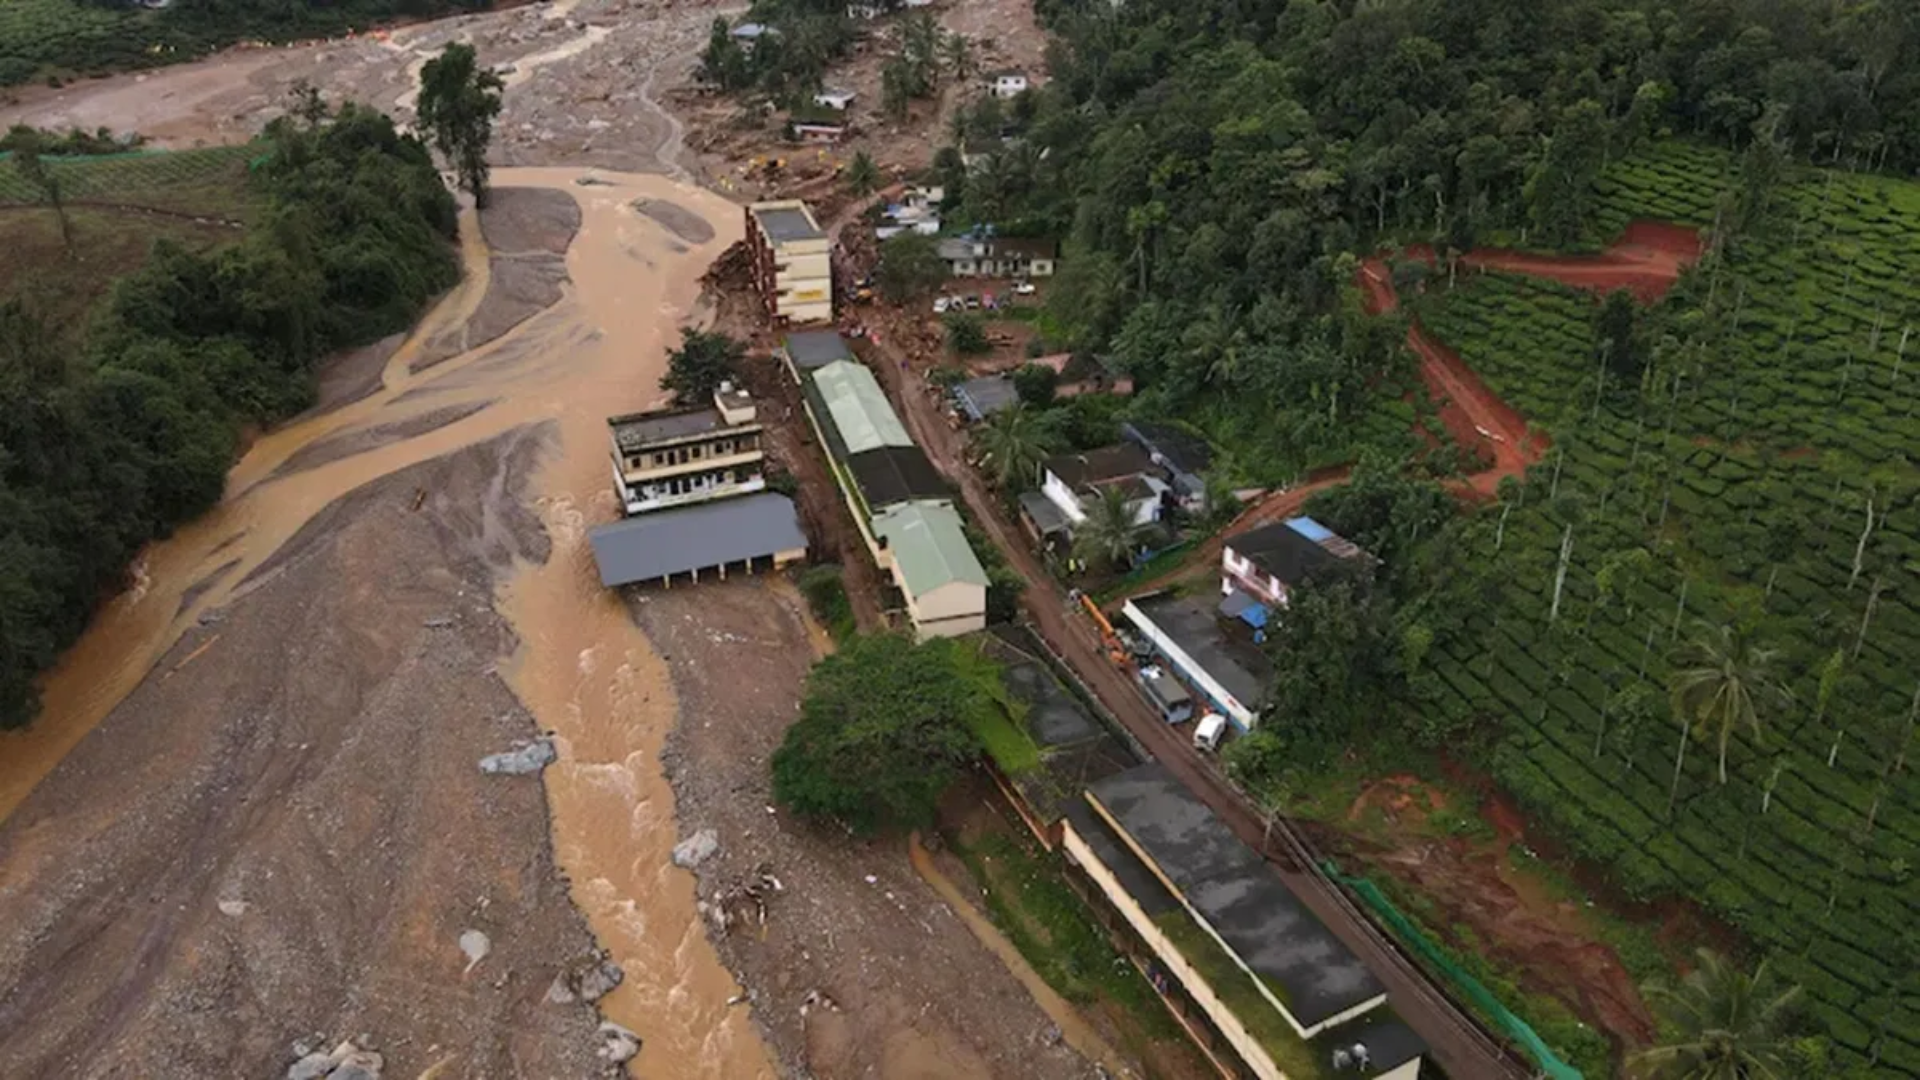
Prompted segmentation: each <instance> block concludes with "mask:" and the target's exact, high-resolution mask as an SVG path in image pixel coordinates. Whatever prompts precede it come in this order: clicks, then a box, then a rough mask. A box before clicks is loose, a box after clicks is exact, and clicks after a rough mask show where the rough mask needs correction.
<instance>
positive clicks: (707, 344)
mask: <svg viewBox="0 0 1920 1080" xmlns="http://www.w3.org/2000/svg"><path fill="white" fill-rule="evenodd" d="M746 355H747V347H746V346H745V345H743V344H741V343H740V342H738V341H735V340H734V339H732V338H730V337H728V336H727V335H725V334H721V333H715V332H710V331H706V330H700V329H696V328H694V327H691V326H688V327H684V328H682V329H681V331H680V347H679V348H677V349H675V350H673V351H672V352H670V353H668V354H667V373H666V374H665V375H662V376H661V377H660V389H662V390H671V391H673V399H674V400H675V401H677V402H679V403H680V404H682V405H695V404H699V403H701V402H704V401H706V400H707V399H708V398H711V397H712V396H713V392H714V391H715V390H718V389H720V384H721V383H723V382H726V381H727V380H729V379H732V378H735V377H736V372H738V370H739V367H740V360H741V358H743V357H745V356H746Z"/></svg>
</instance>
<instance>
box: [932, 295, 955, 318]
mask: <svg viewBox="0 0 1920 1080" xmlns="http://www.w3.org/2000/svg"><path fill="white" fill-rule="evenodd" d="M951 306H953V302H952V301H951V300H948V299H947V298H946V297H944V296H936V297H934V298H933V313H934V314H935V315H945V314H946V313H947V308H949V307H951Z"/></svg>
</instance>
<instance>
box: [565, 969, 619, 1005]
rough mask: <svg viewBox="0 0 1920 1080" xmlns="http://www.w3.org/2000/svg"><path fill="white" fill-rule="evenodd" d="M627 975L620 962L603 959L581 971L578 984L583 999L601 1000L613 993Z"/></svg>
mask: <svg viewBox="0 0 1920 1080" xmlns="http://www.w3.org/2000/svg"><path fill="white" fill-rule="evenodd" d="M626 977H627V973H626V972H624V971H621V970H620V965H619V964H616V963H614V962H613V961H612V960H607V959H602V960H601V961H600V962H599V963H597V964H595V965H593V966H592V967H590V968H588V969H586V970H585V971H583V972H581V973H580V980H579V982H578V983H577V984H576V986H577V990H578V993H579V994H580V998H581V1000H582V1001H599V1000H600V999H601V998H603V997H606V996H607V995H608V994H610V993H612V992H613V988H614V987H616V986H619V985H620V980H622V979H624V978H626Z"/></svg>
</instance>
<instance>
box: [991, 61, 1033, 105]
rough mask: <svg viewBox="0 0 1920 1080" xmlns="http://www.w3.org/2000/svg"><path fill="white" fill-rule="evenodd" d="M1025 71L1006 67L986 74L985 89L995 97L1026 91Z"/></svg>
mask: <svg viewBox="0 0 1920 1080" xmlns="http://www.w3.org/2000/svg"><path fill="white" fill-rule="evenodd" d="M1027 86H1028V83H1027V73H1026V72H1024V71H1015V70H1013V69H1012V68H1007V69H1004V70H1001V71H996V72H993V73H992V74H990V75H988V76H987V89H988V90H989V91H991V92H992V94H993V96H994V97H997V98H1010V97H1015V96H1017V95H1019V94H1024V93H1026V91H1027Z"/></svg>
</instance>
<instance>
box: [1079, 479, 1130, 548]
mask: <svg viewBox="0 0 1920 1080" xmlns="http://www.w3.org/2000/svg"><path fill="white" fill-rule="evenodd" d="M1082 505H1084V506H1086V511H1087V517H1086V520H1085V521H1082V522H1080V524H1078V525H1076V526H1074V530H1073V553H1074V554H1075V555H1078V556H1079V557H1080V558H1082V559H1084V560H1086V561H1087V562H1095V561H1104V562H1106V563H1108V564H1110V565H1113V566H1125V565H1127V564H1128V563H1129V562H1131V561H1132V560H1133V551H1134V548H1136V547H1138V546H1139V539H1140V526H1139V524H1138V523H1136V522H1135V521H1134V520H1133V504H1132V502H1131V501H1130V500H1129V499H1128V498H1127V493H1126V492H1125V491H1124V490H1122V489H1121V488H1120V487H1119V486H1118V485H1108V486H1106V487H1103V488H1101V489H1100V494H1099V496H1098V497H1097V498H1095V499H1094V500H1093V501H1092V503H1090V504H1085V503H1083V504H1082Z"/></svg>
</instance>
